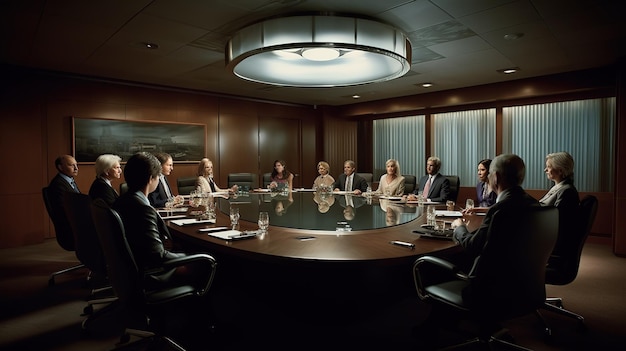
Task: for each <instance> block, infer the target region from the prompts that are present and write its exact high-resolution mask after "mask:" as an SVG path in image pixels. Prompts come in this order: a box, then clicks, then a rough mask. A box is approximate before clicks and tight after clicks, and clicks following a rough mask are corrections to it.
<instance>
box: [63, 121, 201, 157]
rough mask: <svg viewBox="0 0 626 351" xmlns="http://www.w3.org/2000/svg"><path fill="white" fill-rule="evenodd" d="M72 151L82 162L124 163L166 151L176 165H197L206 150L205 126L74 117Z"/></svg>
mask: <svg viewBox="0 0 626 351" xmlns="http://www.w3.org/2000/svg"><path fill="white" fill-rule="evenodd" d="M72 137H73V140H72V149H73V150H72V151H73V153H74V158H76V161H77V162H79V163H93V162H95V161H96V158H97V157H98V156H99V155H102V154H115V155H118V156H120V157H121V158H122V161H126V160H128V158H129V157H130V156H131V155H132V154H134V153H137V152H140V151H147V152H166V153H168V154H170V155H171V156H172V159H173V160H174V161H176V162H198V161H199V160H200V159H201V158H203V157H204V153H205V150H206V125H205V124H195V123H173V122H159V121H127V120H118V119H103V118H81V117H72Z"/></svg>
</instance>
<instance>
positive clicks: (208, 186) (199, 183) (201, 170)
mask: <svg viewBox="0 0 626 351" xmlns="http://www.w3.org/2000/svg"><path fill="white" fill-rule="evenodd" d="M196 176H198V179H197V180H196V189H199V190H200V191H202V192H203V193H215V192H221V191H228V192H230V193H234V192H237V188H238V187H237V184H235V185H233V186H232V187H231V188H229V189H227V190H222V189H220V187H218V186H217V184H215V181H214V180H213V162H212V161H211V160H209V159H208V158H206V157H205V158H203V159H201V160H200V163H198V171H197V172H196Z"/></svg>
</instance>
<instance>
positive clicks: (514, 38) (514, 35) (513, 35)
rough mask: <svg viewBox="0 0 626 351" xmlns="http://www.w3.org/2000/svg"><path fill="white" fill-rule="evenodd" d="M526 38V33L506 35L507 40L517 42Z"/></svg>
mask: <svg viewBox="0 0 626 351" xmlns="http://www.w3.org/2000/svg"><path fill="white" fill-rule="evenodd" d="M523 36H524V33H509V34H505V35H504V39H506V40H517V39H519V38H521V37H523Z"/></svg>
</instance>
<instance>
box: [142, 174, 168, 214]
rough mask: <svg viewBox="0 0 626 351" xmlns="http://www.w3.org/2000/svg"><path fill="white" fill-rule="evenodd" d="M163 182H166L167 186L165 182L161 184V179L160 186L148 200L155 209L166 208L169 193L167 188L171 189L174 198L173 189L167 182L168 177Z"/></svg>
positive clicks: (149, 195)
mask: <svg viewBox="0 0 626 351" xmlns="http://www.w3.org/2000/svg"><path fill="white" fill-rule="evenodd" d="M163 181H165V184H163V182H161V179H159V185H157V188H156V189H155V190H154V191H153V192H151V193H150V194H148V200H150V205H152V206H153V207H154V208H163V207H165V203H166V202H167V193H166V192H165V187H166V186H167V187H168V188H169V189H170V193H171V194H172V196H174V193H173V192H172V187H171V186H170V183H169V182H168V181H167V177H163Z"/></svg>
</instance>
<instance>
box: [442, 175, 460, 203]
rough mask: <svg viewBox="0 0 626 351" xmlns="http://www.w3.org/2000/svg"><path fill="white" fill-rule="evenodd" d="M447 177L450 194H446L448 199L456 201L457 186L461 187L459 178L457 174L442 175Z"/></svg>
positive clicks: (457, 194) (457, 195)
mask: <svg viewBox="0 0 626 351" xmlns="http://www.w3.org/2000/svg"><path fill="white" fill-rule="evenodd" d="M444 177H446V178H448V180H449V181H450V195H449V196H448V200H452V201H454V202H456V200H457V198H458V197H459V188H460V187H461V180H460V179H459V177H458V176H452V175H447V176H444Z"/></svg>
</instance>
